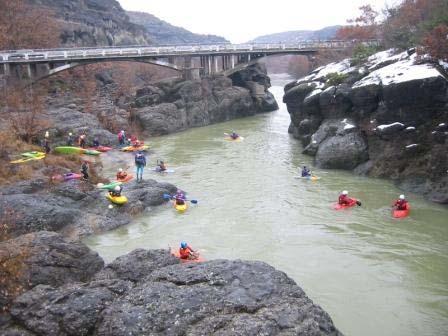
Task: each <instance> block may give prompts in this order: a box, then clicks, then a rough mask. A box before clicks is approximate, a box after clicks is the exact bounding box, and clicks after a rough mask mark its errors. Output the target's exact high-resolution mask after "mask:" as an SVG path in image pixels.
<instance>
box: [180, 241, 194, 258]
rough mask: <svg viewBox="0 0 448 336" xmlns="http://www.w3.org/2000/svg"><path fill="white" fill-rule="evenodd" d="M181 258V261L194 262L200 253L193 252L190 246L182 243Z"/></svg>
mask: <svg viewBox="0 0 448 336" xmlns="http://www.w3.org/2000/svg"><path fill="white" fill-rule="evenodd" d="M179 257H180V258H181V259H190V260H194V259H197V258H198V257H199V256H198V253H197V252H196V251H195V250H193V249H192V248H191V247H190V246H188V244H187V243H186V242H181V243H180V248H179Z"/></svg>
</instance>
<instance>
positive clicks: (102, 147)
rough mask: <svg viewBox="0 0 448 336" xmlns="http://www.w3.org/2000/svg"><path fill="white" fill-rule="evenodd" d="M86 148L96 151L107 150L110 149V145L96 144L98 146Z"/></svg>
mask: <svg viewBox="0 0 448 336" xmlns="http://www.w3.org/2000/svg"><path fill="white" fill-rule="evenodd" d="M87 149H91V150H97V151H98V152H103V153H104V152H108V151H110V150H112V149H113V148H112V147H107V146H98V147H90V148H87Z"/></svg>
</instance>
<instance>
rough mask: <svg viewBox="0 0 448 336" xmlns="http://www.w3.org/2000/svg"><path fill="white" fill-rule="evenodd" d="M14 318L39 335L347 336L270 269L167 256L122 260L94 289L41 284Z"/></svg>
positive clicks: (140, 254)
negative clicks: (179, 259)
mask: <svg viewBox="0 0 448 336" xmlns="http://www.w3.org/2000/svg"><path fill="white" fill-rule="evenodd" d="M11 314H12V315H13V317H14V321H15V322H16V328H20V327H26V329H27V330H28V331H29V332H32V333H35V334H38V335H47V334H51V335H93V336H95V335H254V336H255V335H286V334H291V335H333V336H337V335H341V334H340V333H339V332H338V330H337V329H336V328H335V326H334V325H333V322H332V321H331V318H330V317H329V315H328V314H327V313H326V312H325V311H323V310H322V308H320V307H319V306H317V305H315V304H314V303H313V302H312V301H311V300H310V299H309V298H308V297H307V296H306V294H305V293H304V292H303V290H302V289H301V288H300V287H298V286H297V285H296V284H295V282H294V281H293V280H291V279H290V278H288V276H287V275H286V274H285V273H283V272H280V271H277V270H275V269H274V268H273V267H271V266H269V265H267V264H265V263H263V262H256V261H252V262H249V261H238V260H237V261H228V260H216V261H210V262H205V263H199V264H196V263H193V264H179V262H178V260H176V258H173V257H172V256H170V254H169V252H168V251H162V250H159V251H144V250H137V251H134V252H132V253H130V254H129V255H128V256H124V257H120V258H119V259H117V260H116V261H114V262H113V263H111V264H110V265H108V266H107V267H106V268H105V270H104V271H102V272H100V273H99V274H98V276H97V278H96V279H95V280H93V281H90V282H89V283H87V284H69V285H64V286H62V287H59V288H53V287H50V286H45V285H39V286H37V287H35V288H34V289H32V290H30V291H28V292H26V293H25V294H23V295H22V296H20V297H19V298H18V299H17V300H16V301H15V303H14V305H13V307H12V309H11Z"/></svg>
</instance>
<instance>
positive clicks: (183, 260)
mask: <svg viewBox="0 0 448 336" xmlns="http://www.w3.org/2000/svg"><path fill="white" fill-rule="evenodd" d="M171 254H172V255H173V256H175V257H177V258H179V259H180V254H179V250H173V249H171ZM180 261H181V262H182V263H191V262H194V263H198V262H204V261H205V259H204V258H202V257H201V256H200V255H199V257H198V258H196V259H180Z"/></svg>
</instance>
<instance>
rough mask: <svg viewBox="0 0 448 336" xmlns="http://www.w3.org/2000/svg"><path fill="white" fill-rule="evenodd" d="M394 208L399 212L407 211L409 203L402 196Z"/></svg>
mask: <svg viewBox="0 0 448 336" xmlns="http://www.w3.org/2000/svg"><path fill="white" fill-rule="evenodd" d="M394 207H395V209H397V210H406V209H407V208H408V201H406V198H405V197H404V195H400V197H399V198H398V199H397V200H396V201H395V203H394Z"/></svg>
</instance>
